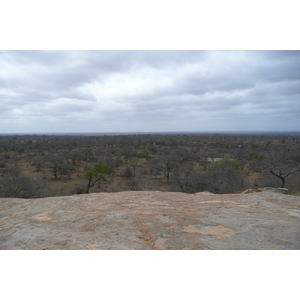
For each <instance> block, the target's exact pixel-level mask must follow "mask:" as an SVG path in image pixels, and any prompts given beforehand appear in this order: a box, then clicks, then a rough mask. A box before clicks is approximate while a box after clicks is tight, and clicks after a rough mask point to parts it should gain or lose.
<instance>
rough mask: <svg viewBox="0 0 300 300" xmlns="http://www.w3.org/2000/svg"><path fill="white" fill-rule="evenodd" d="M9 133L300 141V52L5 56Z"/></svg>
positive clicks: (0, 74)
mask: <svg viewBox="0 0 300 300" xmlns="http://www.w3.org/2000/svg"><path fill="white" fill-rule="evenodd" d="M0 103H1V108H0V118H1V119H0V133H66V132H70V133H71V132H82V133H84V132H95V133H96V132H165V131H299V130H300V51H119V50H116V51H0Z"/></svg>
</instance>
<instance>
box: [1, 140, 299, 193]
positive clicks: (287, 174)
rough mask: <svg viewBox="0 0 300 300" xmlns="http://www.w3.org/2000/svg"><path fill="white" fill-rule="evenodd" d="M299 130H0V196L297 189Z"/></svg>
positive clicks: (297, 191) (291, 191)
mask: <svg viewBox="0 0 300 300" xmlns="http://www.w3.org/2000/svg"><path fill="white" fill-rule="evenodd" d="M299 162H300V136H299V135H298V136H297V135H239V134H231V135H229V134H228V135H226V134H136V135H111V136H110V135H105V136H54V135H53V136H51V135H20V136H17V135H11V136H0V197H21V198H40V197H50V196H64V195H72V194H83V193H100V192H108V193H113V192H120V191H128V190H135V191H141V190H143V191H156V190H157V191H164V192H183V193H197V192H203V191H209V192H212V193H218V194H227V193H239V192H242V191H244V190H245V189H249V188H251V189H254V190H256V189H257V188H260V187H285V188H288V189H289V192H290V193H291V194H294V195H300V168H299Z"/></svg>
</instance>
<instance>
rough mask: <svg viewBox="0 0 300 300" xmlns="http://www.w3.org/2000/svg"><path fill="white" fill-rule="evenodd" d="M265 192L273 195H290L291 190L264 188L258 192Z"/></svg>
mask: <svg viewBox="0 0 300 300" xmlns="http://www.w3.org/2000/svg"><path fill="white" fill-rule="evenodd" d="M264 191H269V192H273V193H279V194H285V195H288V194H289V190H288V189H285V188H273V187H264V188H259V189H258V192H264Z"/></svg>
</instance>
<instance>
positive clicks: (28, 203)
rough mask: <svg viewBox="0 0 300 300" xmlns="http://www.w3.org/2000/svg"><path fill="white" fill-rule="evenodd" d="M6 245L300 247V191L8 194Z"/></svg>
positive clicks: (1, 234)
mask: <svg viewBox="0 0 300 300" xmlns="http://www.w3.org/2000/svg"><path fill="white" fill-rule="evenodd" d="M0 249H9V250H13V249H36V250H38V249H60V250H63V249H66V250H67V249H68V250H71V249H82V250H83V249H99V250H100V249H120V250H121V249H127V250H134V249H137V250H151V249H158V250H163V249H173V250H184V249H190V250H191V249H197V250H200V249H207V250H209V249H220V250H225V249H229V250H235V249H245V250H251V249H300V197H298V196H291V195H284V194H279V193H275V192H273V191H268V190H265V191H263V192H254V193H246V194H226V195H216V194H211V193H208V192H204V193H197V194H184V193H171V192H170V193H166V192H156V191H141V192H139V191H128V192H119V193H97V194H88V195H73V196H65V197H50V198H41V199H14V198H2V199H0Z"/></svg>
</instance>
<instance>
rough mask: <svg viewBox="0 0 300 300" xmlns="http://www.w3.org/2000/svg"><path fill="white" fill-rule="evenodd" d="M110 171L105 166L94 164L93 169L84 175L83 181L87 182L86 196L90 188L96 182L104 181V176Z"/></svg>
mask: <svg viewBox="0 0 300 300" xmlns="http://www.w3.org/2000/svg"><path fill="white" fill-rule="evenodd" d="M109 173H110V170H109V167H108V165H107V164H94V165H93V168H92V169H91V170H89V171H86V172H85V173H84V175H83V176H84V179H86V180H87V186H86V191H85V192H86V194H88V193H89V191H90V188H91V187H92V186H94V185H95V184H96V183H97V182H98V181H100V180H104V179H105V177H104V174H109Z"/></svg>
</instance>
